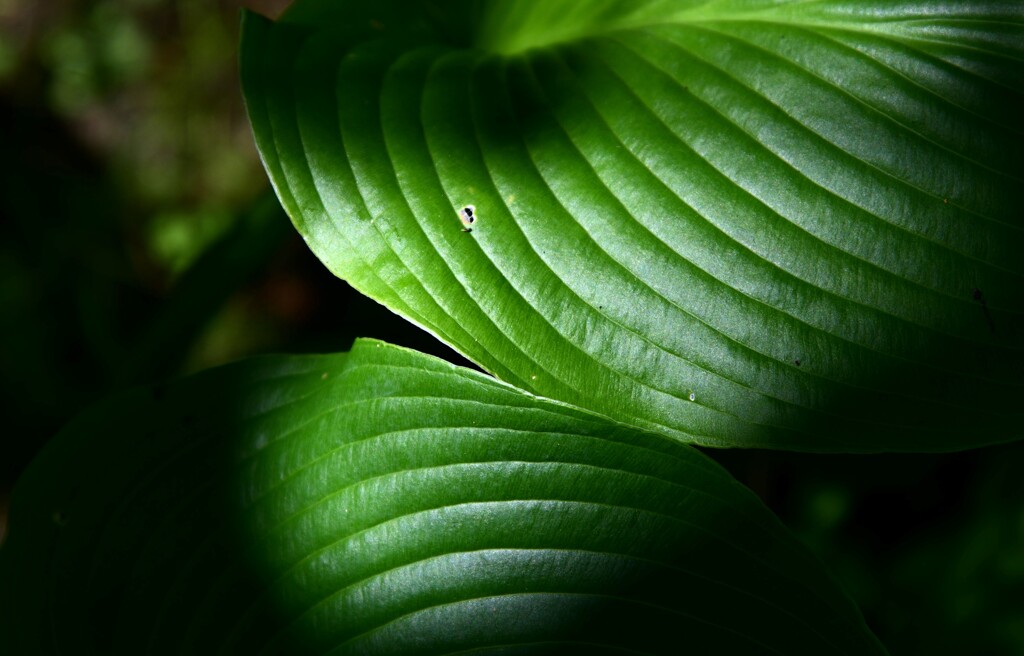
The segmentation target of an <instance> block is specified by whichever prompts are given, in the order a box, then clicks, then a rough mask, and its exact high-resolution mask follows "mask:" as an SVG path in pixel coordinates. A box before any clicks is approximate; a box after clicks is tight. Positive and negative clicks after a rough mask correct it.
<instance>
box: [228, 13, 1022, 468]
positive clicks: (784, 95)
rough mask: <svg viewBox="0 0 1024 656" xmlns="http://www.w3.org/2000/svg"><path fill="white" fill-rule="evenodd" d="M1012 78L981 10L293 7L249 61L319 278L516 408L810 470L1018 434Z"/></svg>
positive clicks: (246, 56) (1002, 22) (1017, 140)
mask: <svg viewBox="0 0 1024 656" xmlns="http://www.w3.org/2000/svg"><path fill="white" fill-rule="evenodd" d="M1022 61H1024V10H1022V9H1021V5H1020V4H1019V3H1016V4H1014V3H1010V4H1007V3H997V2H980V1H974V0H970V1H967V0H964V1H960V2H956V1H953V2H942V3H933V2H923V1H922V2H895V3H894V2H890V1H889V0H884V1H881V0H880V1H879V2H874V3H871V2H857V3H848V2H806V1H802V2H791V3H779V2H775V1H774V0H771V1H769V0H765V1H758V0H749V1H744V2H740V1H738V0H737V1H735V2H728V1H723V2H705V3H700V2H682V1H680V2H668V1H662V2H653V1H647V2H643V1H641V0H636V1H625V0H623V1H618V2H615V1H611V0H605V1H595V0H592V1H589V2H588V1H583V0H572V1H569V0H565V1H561V2H559V1H554V0H537V1H536V2H530V1H528V0H520V1H512V0H508V1H505V2H500V1H498V2H471V1H469V0H465V1H448V2H397V1H392V0H373V1H372V2H349V3H338V2H334V1H333V0H327V1H323V2H318V1H317V0H302V1H300V2H298V3H297V5H296V6H294V7H293V9H292V10H291V11H290V12H289V13H287V14H286V16H285V17H284V19H282V20H281V21H280V22H278V23H271V22H270V21H267V20H265V19H262V18H259V17H256V16H253V15H249V16H247V18H246V21H245V26H244V39H243V47H242V73H243V82H244V87H245V92H246V98H247V103H248V108H249V113H250V117H251V119H252V122H253V126H254V130H255V134H256V138H257V142H258V145H259V148H260V151H261V153H262V156H263V159H264V162H265V164H266V167H267V169H268V171H269V173H270V177H271V179H272V181H273V183H274V185H275V187H276V189H277V192H278V195H279V196H280V198H281V201H282V203H283V205H284V206H285V208H286V210H287V211H288V213H289V214H290V216H291V218H292V220H293V221H294V222H295V224H296V226H297V227H298V229H299V230H300V232H301V233H302V234H303V236H304V237H305V238H306V240H307V242H308V243H309V245H310V247H311V248H312V249H313V251H314V252H315V253H316V254H317V255H318V256H319V257H320V258H321V259H322V260H323V261H324V262H325V263H326V264H327V266H328V267H329V268H330V269H331V270H332V271H333V272H334V273H336V274H337V275H338V276H340V277H342V278H344V279H346V280H348V281H349V282H350V283H351V284H352V285H354V286H355V287H356V288H358V289H359V290H361V291H363V292H364V293H366V294H368V295H370V296H371V297H373V298H374V299H377V300H378V301H380V302H381V303H384V304H385V305H387V306H388V307H389V308H391V309H392V310H394V311H395V312H397V313H399V314H401V315H403V316H405V317H407V318H408V319H410V320H411V321H413V322H415V323H416V324H418V325H420V326H422V327H424V328H426V329H427V330H429V331H431V332H432V333H434V334H436V335H437V336H439V337H440V338H441V339H443V340H444V341H445V342H447V343H449V344H451V345H453V346H454V347H456V348H457V349H459V350H460V351H461V352H463V353H464V354H466V355H467V356H468V357H469V358H471V359H473V360H474V361H476V362H477V363H479V364H480V365H481V366H482V367H484V368H485V369H486V370H488V371H490V372H493V373H494V374H495V375H496V376H498V377H499V378H501V379H503V380H506V381H508V382H510V383H513V384H514V385H517V386H519V387H521V388H523V389H527V390H530V391H533V392H535V393H538V394H541V395H544V396H548V397H552V398H557V399H560V400H563V401H566V402H570V403H572V404H575V405H578V406H581V407H585V408H589V409H591V410H594V411H597V412H600V413H602V414H604V415H607V416H610V417H614V418H616V419H618V420H620V421H624V422H628V423H632V424H635V425H639V426H643V427H646V428H652V429H655V430H658V431H661V432H665V433H667V434H670V435H674V436H676V437H678V438H680V439H682V440H685V441H691V442H696V443H702V444H710V445H717V446H758V447H770V448H790V449H805V450H822V451H828V450H852V451H872V450H932V449H954V448H964V447H969V446H973V445H979V444H984V443H989V442H996V441H1002V440H1009V439H1015V438H1019V437H1020V436H1021V434H1022V430H1021V426H1022V419H1024V414H1022V410H1021V409H1022V407H1024V406H1022V404H1021V403H1020V402H1019V399H1020V397H1021V394H1022V393H1024V323H1022V314H1024V258H1022V257H1021V255H1020V254H1021V253H1022V252H1024V226H1022V222H1021V217H1022V212H1021V210H1020V200H1019V195H1020V190H1021V186H1022V171H1024V166H1022V165H1024V136H1022V134H1024V133H1022V127H1021V125H1022V124H1021V121H1020V115H1021V114H1020V113H1021V111H1022V107H1024V95H1022V91H1021V90H1022V88H1024V66H1022ZM469 204H472V205H474V206H475V207H476V211H477V216H478V221H477V222H476V224H475V226H474V227H473V230H472V232H469V233H466V232H462V231H461V224H460V223H459V220H458V218H457V212H458V210H459V209H460V208H461V207H462V206H464V205H469Z"/></svg>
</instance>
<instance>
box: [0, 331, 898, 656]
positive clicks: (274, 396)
mask: <svg viewBox="0 0 1024 656" xmlns="http://www.w3.org/2000/svg"><path fill="white" fill-rule="evenodd" d="M0 629H2V630H0V636H3V638H2V639H3V641H4V642H3V647H4V651H5V652H9V653H70V652H74V653H76V654H81V653H104V654H111V653H133V654H134V653H247V654H249V653H297V652H316V653H325V652H326V653H332V654H395V653H403V654H406V653H414V654H441V653H452V652H457V651H460V650H468V649H475V650H478V652H479V653H546V652H556V653H621V652H623V651H629V653H650V654H661V653H673V654H674V653H679V651H680V650H681V649H685V650H691V649H692V650H695V651H698V652H708V653H710V652H721V653H780V654H820V653H837V654H838V653H844V654H861V653H882V651H883V650H882V649H881V647H879V646H878V644H877V642H876V641H875V640H874V638H873V637H872V636H871V634H870V633H869V632H868V631H867V629H866V628H865V626H864V624H863V622H862V620H861V618H860V616H859V614H858V612H857V610H856V609H855V607H854V606H853V605H852V603H851V602H850V601H849V599H848V598H847V597H846V596H845V595H844V594H843V593H842V592H841V591H840V590H839V589H838V587H837V586H836V585H835V584H834V582H833V581H832V580H831V579H830V578H829V577H828V576H827V575H826V574H825V573H824V571H823V570H822V569H821V567H820V566H819V565H818V564H817V561H815V560H814V559H813V558H812V557H811V556H810V555H809V554H808V552H807V551H806V550H805V549H804V548H802V547H801V546H800V545H799V543H797V542H796V540H795V539H794V538H793V537H792V536H791V535H790V534H789V533H788V532H787V531H786V530H785V529H784V528H783V527H782V526H781V524H780V523H778V521H777V520H776V519H775V518H774V516H772V515H771V514H770V513H769V512H768V511H767V510H766V509H765V508H764V507H763V506H762V505H761V504H760V502H759V501H757V499H756V497H754V495H753V494H751V493H750V492H749V491H748V490H747V489H746V488H743V487H742V486H741V485H739V484H738V483H737V482H736V481H735V480H734V479H732V478H731V477H730V476H729V475H728V474H727V473H726V472H725V471H724V470H722V469H721V468H720V467H718V466H717V465H716V464H714V463H713V462H712V461H710V460H709V459H707V458H706V457H705V456H703V455H701V454H700V453H698V452H697V451H695V450H693V449H692V448H690V447H688V446H685V445H681V444H679V443H677V442H675V441H672V440H668V439H665V438H663V437H661V436H657V435H653V434H649V433H644V432H639V431H637V430H636V429H632V428H629V427H625V426H622V425H620V424H614V423H612V422H609V421H607V420H604V419H601V418H599V417H596V416H594V415H591V414H590V413H586V412H583V411H579V410H576V409H573V408H569V407H566V406H564V405H562V404H556V403H554V402H550V401H545V400H541V399H537V398H535V397H532V396H530V395H527V394H524V393H522V392H519V391H517V390H514V389H511V388H509V387H507V386H505V385H502V384H501V383H498V382H495V381H493V380H492V379H490V378H487V377H485V376H483V375H482V374H478V373H475V372H472V371H469V370H466V369H460V368H457V367H454V366H452V365H450V364H447V363H445V362H443V361H440V360H437V359H435V358H432V357H429V356H424V355H421V354H417V353H415V352H412V351H407V350H404V349H400V348H397V347H393V346H389V345H386V344H384V343H382V342H376V341H369V340H361V341H358V342H357V343H356V344H355V346H354V348H353V350H352V351H351V352H350V353H348V354H340V355H329V356H287V357H267V358H261V359H254V360H249V361H245V362H242V363H238V364H235V365H230V366H227V367H223V368H219V369H215V370H211V371H208V372H205V373H202V374H199V375H197V376H194V377H191V378H186V379H183V380H180V381H178V382H174V383H170V384H167V385H163V386H156V387H149V388H144V389H139V390H135V391H131V392H127V393H124V394H122V395H120V396H116V397H114V398H112V399H110V400H108V401H107V402H105V403H103V404H101V405H100V406H97V407H95V408H94V409H92V410H91V411H90V412H88V413H86V414H85V415H83V416H82V417H80V418H79V419H77V420H76V421H75V422H73V423H72V424H71V425H69V426H68V428H67V429H66V430H65V431H64V432H63V433H62V434H61V435H59V436H58V437H57V438H56V439H55V440H54V442H52V443H51V445H50V446H49V447H48V448H47V450H46V451H44V453H43V454H42V456H41V457H40V459H38V460H37V461H36V462H35V463H34V465H33V466H32V467H31V468H30V469H29V470H28V472H27V473H26V474H25V476H24V477H23V478H22V480H21V481H20V483H19V486H18V487H17V488H16V490H15V494H14V498H13V506H12V516H11V530H10V535H9V540H8V542H7V543H6V544H5V545H4V548H3V551H2V552H0Z"/></svg>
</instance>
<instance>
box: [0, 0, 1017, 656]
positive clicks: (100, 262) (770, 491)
mask: <svg viewBox="0 0 1024 656" xmlns="http://www.w3.org/2000/svg"><path fill="white" fill-rule="evenodd" d="M274 4H275V3H273V2H270V3H265V8H268V9H269V10H271V11H273V7H274ZM276 4H278V5H280V4H283V3H280V2H278V3H276ZM238 9H239V3H237V2H210V1H209V0H177V1H175V2H166V1H163V2H162V1H160V0H98V1H95V2H73V1H71V0H60V1H54V2H45V3H36V2H30V1H29V0H0V120H2V121H3V124H4V135H5V136H4V138H3V139H4V153H5V156H4V157H3V158H0V307H2V308H3V312H2V313H0V397H2V398H3V404H2V416H3V417H4V419H5V424H6V426H5V430H4V433H5V438H4V440H2V447H0V535H2V530H3V528H2V527H3V514H4V512H5V502H4V498H5V497H6V495H7V492H8V491H9V489H10V486H11V485H12V484H13V481H14V479H15V478H16V476H17V474H18V473H19V472H20V471H21V469H22V468H23V467H24V466H25V464H26V463H27V462H28V460H29V459H30V458H31V456H32V455H33V454H34V453H35V452H36V451H37V450H38V449H39V447H40V446H41V445H42V443H43V442H44V441H45V440H46V439H47V438H48V437H49V436H50V435H52V434H53V432H54V431H55V430H56V429H57V428H58V427H59V426H60V425H61V424H63V423H64V422H65V421H66V420H67V419H68V417H70V416H71V415H73V414H74V413H75V412H77V411H78V410H79V409H80V408H81V407H82V406H83V405H84V404H86V403H89V402H91V401H93V400H95V399H96V398H98V397H100V396H103V395H104V394H106V393H108V392H109V391H111V390H113V389H115V388H117V387H121V386H126V385H130V384H133V383H137V382H142V381H145V380H151V379H154V378H160V377H166V376H170V375H174V374H176V373H180V372H182V371H194V370H197V369H201V368H205V367H208V366H211V365H212V364H216V363H220V362H224V361H226V360H228V359H232V358H235V357H240V356H243V355H246V354H249V353H253V352H258V351H267V350H277V351H304V350H305V351H309V350H319V351H337V350H343V349H345V348H347V346H348V344H349V343H350V342H351V340H352V338H353V337H355V336H357V335H366V336H373V337H378V338H381V339H385V340H388V341H391V342H394V343H398V344H403V345H407V346H411V347H413V348H417V349H419V350H421V351H426V352H430V353H434V354H438V355H441V356H442V357H446V358H448V359H450V360H454V361H456V362H459V363H460V364H466V363H465V361H464V360H461V359H460V358H459V357H458V356H457V355H455V354H454V353H453V352H452V351H450V350H448V349H447V348H445V347H443V346H442V345H440V344H438V343H437V342H436V341H435V340H434V339H433V338H431V337H430V336H428V335H425V334H423V333H422V332H421V331H419V330H418V329H416V328H414V327H412V326H411V325H408V324H406V323H404V322H403V321H401V320H399V319H397V318H396V317H394V316H393V315H391V313H390V312H388V311H386V310H384V309H383V308H381V307H380V306H378V305H377V304H376V303H374V302H372V301H369V300H368V299H366V298H364V297H362V296H360V295H358V294H354V293H352V292H351V290H350V288H348V286H347V285H345V284H344V283H341V282H340V281H338V280H336V279H334V278H333V277H332V276H330V274H329V273H327V271H326V270H325V269H324V268H323V266H322V265H320V263H319V262H318V261H317V260H316V259H315V258H314V257H313V256H312V255H311V254H310V253H309V252H308V251H307V250H306V249H305V247H304V245H303V244H302V242H301V240H300V239H299V238H298V237H297V236H296V234H295V232H294V230H292V229H291V227H290V225H288V223H287V221H286V220H285V218H284V216H283V214H281V213H280V211H279V209H277V205H276V201H274V200H272V199H269V198H268V197H267V189H266V187H267V183H266V176H265V175H264V173H263V171H262V168H261V167H260V164H259V161H258V157H257V156H256V152H255V148H254V147H253V144H252V139H251V134H250V130H249V126H248V122H247V121H246V119H245V116H244V111H243V107H242V101H241V94H240V92H239V89H238V86H239V85H238V80H237V70H236V59H235V51H236V48H237V37H238ZM711 455H712V456H714V457H716V458H717V459H719V460H720V461H721V462H722V463H723V464H724V465H725V466H727V467H728V468H729V469H730V470H731V471H732V472H733V473H734V474H735V475H736V476H737V478H738V479H739V480H740V481H741V482H743V483H744V484H745V485H748V486H749V487H751V488H752V489H754V491H755V492H757V493H758V494H759V495H760V496H761V497H762V498H763V499H764V500H765V501H766V503H767V504H768V505H769V506H770V507H771V508H772V509H773V510H775V511H776V512H777V513H778V514H779V515H780V517H781V518H782V519H783V521H784V522H786V523H787V524H788V525H789V526H790V527H791V528H793V529H794V530H795V531H796V532H797V534H798V535H799V536H800V537H801V538H802V539H803V540H804V541H805V542H806V543H807V544H808V545H809V546H810V547H811V548H812V549H813V550H814V551H815V552H816V553H817V554H819V556H820V557H821V559H822V560H823V561H824V562H825V563H826V565H827V566H828V567H829V568H830V569H831V570H832V571H833V572H835V574H836V576H837V578H839V579H840V581H841V582H842V583H843V584H844V586H846V588H847V589H848V590H849V591H850V593H851V594H852V595H853V597H854V598H855V599H856V600H857V602H858V603H859V604H860V605H861V608H862V610H863V611H864V613H865V616H866V617H867V619H868V622H869V624H870V625H871V626H872V628H873V629H874V630H875V631H876V632H877V634H878V636H879V637H880V638H881V639H882V640H883V642H885V643H886V644H887V645H888V646H889V648H890V649H891V651H892V653H893V654H992V655H999V654H1019V653H1024V486H1022V485H1021V483H1020V480H1021V474H1020V472H1021V471H1024V449H1022V448H1021V446H1020V445H1005V446H999V447H991V448H987V449H983V450H979V451H975V452H967V453H958V454H932V455H887V456H817V455H810V454H787V453H776V452H751V451H742V452H741V451H722V452H712V453H711Z"/></svg>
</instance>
